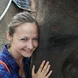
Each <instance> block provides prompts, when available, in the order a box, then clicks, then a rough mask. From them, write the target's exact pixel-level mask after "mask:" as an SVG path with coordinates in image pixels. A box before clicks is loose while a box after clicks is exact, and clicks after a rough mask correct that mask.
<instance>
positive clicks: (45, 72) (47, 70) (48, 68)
mask: <svg viewBox="0 0 78 78" xmlns="http://www.w3.org/2000/svg"><path fill="white" fill-rule="evenodd" d="M49 70H50V65H48V67H47V69H46V70H45V71H44V74H45V75H47V73H48V72H49Z"/></svg>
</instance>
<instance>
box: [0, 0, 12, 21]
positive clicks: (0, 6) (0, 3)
mask: <svg viewBox="0 0 78 78" xmlns="http://www.w3.org/2000/svg"><path fill="white" fill-rule="evenodd" d="M11 2H12V0H0V20H1V19H2V18H3V17H4V15H5V14H6V12H7V10H8V9H9V7H10V4H11Z"/></svg>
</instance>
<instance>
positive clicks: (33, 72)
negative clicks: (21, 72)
mask: <svg viewBox="0 0 78 78" xmlns="http://www.w3.org/2000/svg"><path fill="white" fill-rule="evenodd" d="M34 74H35V65H33V68H32V76H33V75H34Z"/></svg>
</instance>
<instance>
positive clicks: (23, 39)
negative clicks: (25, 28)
mask: <svg viewBox="0 0 78 78" xmlns="http://www.w3.org/2000/svg"><path fill="white" fill-rule="evenodd" d="M20 40H21V41H27V40H28V38H21V39H20Z"/></svg>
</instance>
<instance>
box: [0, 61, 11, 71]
mask: <svg viewBox="0 0 78 78" xmlns="http://www.w3.org/2000/svg"><path fill="white" fill-rule="evenodd" d="M0 64H3V65H4V66H5V67H6V69H7V70H8V72H10V70H9V68H8V66H7V65H6V63H5V62H3V61H1V60H0Z"/></svg>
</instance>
